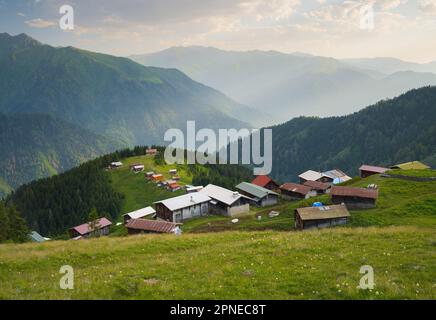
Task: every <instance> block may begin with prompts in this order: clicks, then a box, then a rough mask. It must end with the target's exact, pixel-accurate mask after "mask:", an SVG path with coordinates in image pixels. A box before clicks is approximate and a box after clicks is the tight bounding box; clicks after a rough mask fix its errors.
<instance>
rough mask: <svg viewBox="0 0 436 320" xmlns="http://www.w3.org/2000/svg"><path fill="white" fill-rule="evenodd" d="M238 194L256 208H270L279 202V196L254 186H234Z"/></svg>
mask: <svg viewBox="0 0 436 320" xmlns="http://www.w3.org/2000/svg"><path fill="white" fill-rule="evenodd" d="M236 189H238V190H239V192H240V193H241V194H243V195H245V196H247V197H248V198H250V203H251V204H253V205H255V206H258V207H266V206H272V205H275V204H277V203H278V202H279V194H278V193H276V192H274V191H271V190H268V189H266V188H262V187H259V186H257V185H255V184H252V183H248V182H242V183H240V184H238V185H237V186H236Z"/></svg>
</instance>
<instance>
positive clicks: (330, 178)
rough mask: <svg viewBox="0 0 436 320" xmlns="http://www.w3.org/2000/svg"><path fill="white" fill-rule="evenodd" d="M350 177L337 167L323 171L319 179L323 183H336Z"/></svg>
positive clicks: (347, 179)
mask: <svg viewBox="0 0 436 320" xmlns="http://www.w3.org/2000/svg"><path fill="white" fill-rule="evenodd" d="M351 179H352V178H351V177H349V176H347V175H346V174H345V173H344V172H343V171H341V170H339V169H333V170H329V171H325V172H323V173H322V178H321V179H320V181H321V182H324V183H331V184H338V183H342V182H346V181H349V180H351Z"/></svg>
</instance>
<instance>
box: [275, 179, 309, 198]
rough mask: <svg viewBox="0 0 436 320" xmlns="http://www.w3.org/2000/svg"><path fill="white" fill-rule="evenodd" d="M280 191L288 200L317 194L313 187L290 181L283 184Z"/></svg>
mask: <svg viewBox="0 0 436 320" xmlns="http://www.w3.org/2000/svg"><path fill="white" fill-rule="evenodd" d="M280 191H281V192H282V197H283V198H284V199H288V200H300V199H307V198H309V197H311V196H316V192H312V188H311V187H307V186H304V185H302V184H297V183H290V182H288V183H285V184H283V185H281V186H280Z"/></svg>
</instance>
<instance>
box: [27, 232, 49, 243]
mask: <svg viewBox="0 0 436 320" xmlns="http://www.w3.org/2000/svg"><path fill="white" fill-rule="evenodd" d="M29 237H30V239H31V240H32V241H35V242H44V241H46V240H45V239H44V237H43V236H41V235H40V234H39V233H38V232H36V231H32V232H31V233H30V234H29Z"/></svg>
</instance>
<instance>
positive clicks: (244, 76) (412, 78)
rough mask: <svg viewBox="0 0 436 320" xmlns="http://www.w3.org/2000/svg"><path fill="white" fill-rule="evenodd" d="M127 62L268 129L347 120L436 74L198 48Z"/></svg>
mask: <svg viewBox="0 0 436 320" xmlns="http://www.w3.org/2000/svg"><path fill="white" fill-rule="evenodd" d="M131 58H132V59H134V60H135V61H138V62H139V63H142V64H143V65H148V66H158V67H171V68H177V69H179V70H181V71H183V72H185V73H186V74H188V75H189V76H190V77H192V78H193V79H195V80H197V81H200V82H202V83H205V84H207V85H210V86H212V87H214V88H217V89H218V90H221V91H222V92H224V93H225V94H226V95H228V96H230V97H231V98H233V99H235V100H236V101H238V102H240V103H243V104H247V105H250V106H253V107H256V108H257V109H258V110H261V111H262V112H265V113H267V114H268V115H269V116H270V119H265V122H268V120H269V122H270V123H282V122H284V121H286V120H287V119H290V118H292V117H298V116H302V115H305V116H337V115H345V114H350V113H352V112H354V111H357V110H359V109H361V108H364V107H365V106H367V105H370V104H373V103H376V102H377V101H380V100H382V99H386V98H393V97H396V96H398V95H400V94H402V93H404V92H406V91H408V90H410V89H414V88H420V87H423V86H427V85H436V74H433V73H431V71H436V68H432V67H431V66H433V64H428V70H427V68H426V66H427V65H422V66H421V68H415V69H414V70H410V71H409V70H408V69H403V68H402V67H401V66H398V67H396V68H393V67H392V68H390V69H387V70H388V71H392V72H389V73H384V71H386V70H385V69H383V68H381V67H380V66H379V65H378V64H377V63H375V62H374V61H375V60H374V61H373V60H365V61H360V60H337V59H333V58H327V57H319V56H312V55H308V54H302V53H293V54H285V53H280V52H277V51H258V50H256V51H246V52H238V51H224V50H220V49H216V48H211V47H199V46H195V47H174V48H169V49H167V50H163V51H160V52H156V53H151V54H146V55H135V56H132V57H131ZM401 65H402V66H406V65H407V63H405V62H404V63H402V64H401ZM415 67H416V66H415ZM403 71H406V73H403ZM265 122H264V124H266V123H265Z"/></svg>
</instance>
